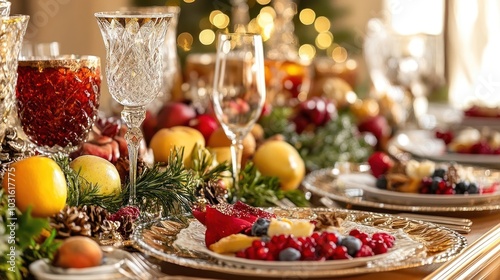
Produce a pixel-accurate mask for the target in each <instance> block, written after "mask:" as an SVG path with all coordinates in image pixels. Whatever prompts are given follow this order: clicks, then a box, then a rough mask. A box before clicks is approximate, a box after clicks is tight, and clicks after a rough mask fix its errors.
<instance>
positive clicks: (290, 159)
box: [253, 140, 306, 190]
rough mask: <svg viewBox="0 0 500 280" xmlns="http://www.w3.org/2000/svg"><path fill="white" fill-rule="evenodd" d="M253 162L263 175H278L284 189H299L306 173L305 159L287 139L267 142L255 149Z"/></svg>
mask: <svg viewBox="0 0 500 280" xmlns="http://www.w3.org/2000/svg"><path fill="white" fill-rule="evenodd" d="M253 162H254V164H255V166H256V167H257V169H258V170H259V171H260V172H261V173H262V174H263V175H265V176H275V177H278V178H279V181H280V187H281V189H283V190H295V189H297V188H298V187H299V185H300V183H301V182H302V179H304V175H305V173H306V168H305V164H304V160H303V159H302V158H301V157H300V155H299V153H298V152H297V150H296V149H295V148H294V147H293V146H292V145H290V144H288V143H287V142H285V141H280V140H269V141H267V142H265V143H264V144H262V145H261V146H260V147H259V148H258V149H257V151H255V154H254V157H253Z"/></svg>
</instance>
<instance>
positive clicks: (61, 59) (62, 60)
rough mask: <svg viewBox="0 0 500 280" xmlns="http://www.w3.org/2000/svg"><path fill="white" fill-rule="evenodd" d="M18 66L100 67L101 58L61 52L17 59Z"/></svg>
mask: <svg viewBox="0 0 500 280" xmlns="http://www.w3.org/2000/svg"><path fill="white" fill-rule="evenodd" d="M18 64H19V66H34V67H35V66H36V67H40V68H44V67H55V66H68V67H72V66H76V65H85V66H87V67H100V65H101V58H100V57H99V56H95V55H76V54H61V55H57V56H51V57H49V56H43V57H28V58H20V59H19V60H18Z"/></svg>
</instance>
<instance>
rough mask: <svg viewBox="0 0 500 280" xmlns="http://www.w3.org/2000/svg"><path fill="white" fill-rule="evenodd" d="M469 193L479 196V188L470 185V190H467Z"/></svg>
mask: <svg viewBox="0 0 500 280" xmlns="http://www.w3.org/2000/svg"><path fill="white" fill-rule="evenodd" d="M467 193H469V194H478V193H479V188H478V187H477V185H476V184H474V183H470V184H469V189H468V190H467Z"/></svg>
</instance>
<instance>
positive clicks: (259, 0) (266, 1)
mask: <svg viewBox="0 0 500 280" xmlns="http://www.w3.org/2000/svg"><path fill="white" fill-rule="evenodd" d="M257 3H259V4H260V5H263V6H264V5H267V4H269V3H271V0H257Z"/></svg>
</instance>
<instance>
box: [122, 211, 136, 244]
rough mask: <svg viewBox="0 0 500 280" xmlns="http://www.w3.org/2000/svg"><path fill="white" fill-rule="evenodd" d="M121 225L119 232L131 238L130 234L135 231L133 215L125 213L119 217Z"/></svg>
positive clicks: (126, 237)
mask: <svg viewBox="0 0 500 280" xmlns="http://www.w3.org/2000/svg"><path fill="white" fill-rule="evenodd" d="M119 222H120V227H119V228H118V232H119V233H120V234H121V235H122V236H123V238H124V239H126V240H128V239H130V235H131V234H132V232H134V220H133V218H132V216H129V215H124V216H120V218H119Z"/></svg>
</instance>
